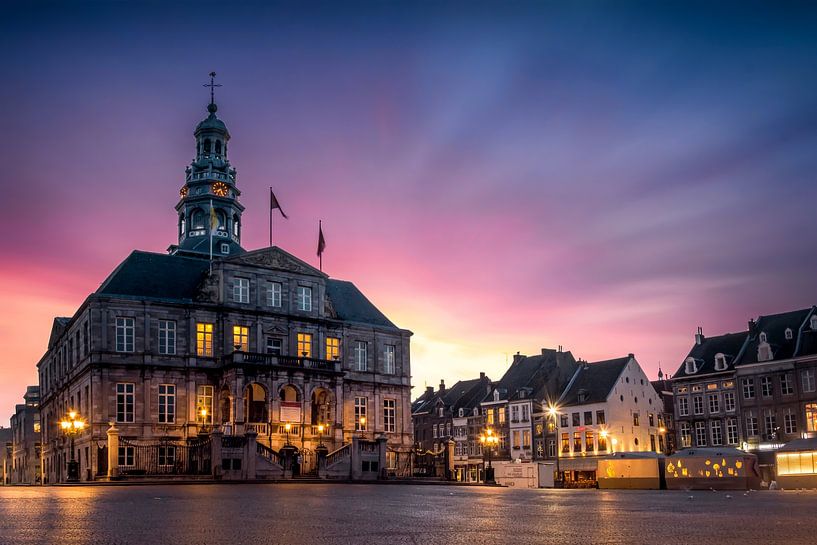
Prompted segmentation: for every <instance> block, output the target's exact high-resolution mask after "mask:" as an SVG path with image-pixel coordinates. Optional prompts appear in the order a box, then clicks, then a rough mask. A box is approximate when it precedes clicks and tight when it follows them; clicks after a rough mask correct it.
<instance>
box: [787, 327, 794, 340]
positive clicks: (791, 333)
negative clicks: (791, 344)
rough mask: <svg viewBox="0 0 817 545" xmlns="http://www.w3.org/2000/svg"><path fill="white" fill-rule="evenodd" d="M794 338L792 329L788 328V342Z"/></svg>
mask: <svg viewBox="0 0 817 545" xmlns="http://www.w3.org/2000/svg"><path fill="white" fill-rule="evenodd" d="M793 338H794V332H793V331H792V330H791V328H790V327H787V328H786V340H787V341H790V340H792V339H793Z"/></svg>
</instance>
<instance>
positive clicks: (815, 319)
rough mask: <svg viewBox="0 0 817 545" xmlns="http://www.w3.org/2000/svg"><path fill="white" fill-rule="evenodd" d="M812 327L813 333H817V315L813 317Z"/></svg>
mask: <svg viewBox="0 0 817 545" xmlns="http://www.w3.org/2000/svg"><path fill="white" fill-rule="evenodd" d="M810 327H811V330H812V331H817V314H812V315H811V322H810Z"/></svg>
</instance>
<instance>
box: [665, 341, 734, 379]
mask: <svg viewBox="0 0 817 545" xmlns="http://www.w3.org/2000/svg"><path fill="white" fill-rule="evenodd" d="M746 338H747V333H746V332H745V331H743V332H741V333H727V334H726V335H718V336H717V337H704V338H703V339H702V341H701V344H697V343H696V344H693V345H692V348H691V349H690V351H689V354H687V357H686V358H684V360H686V359H688V358H694V359H695V362H696V364H697V371H696V372H695V373H690V374H687V372H686V363H685V362H682V363H681V365H680V367H679V368H678V370H677V371H676V372H675V374H674V375H673V377H672V378H673V380H676V379H679V378H686V377H691V376H695V377H697V376H701V375H706V374H709V373H715V372H721V371H726V370H731V369H734V365H735V359H736V358H737V357H738V356H739V355H740V353H741V350H742V349H743V345H744V343H745V342H746ZM717 354H723V355H724V358H725V360H726V368H725V369H722V370H720V371H716V369H715V356H716V355H717Z"/></svg>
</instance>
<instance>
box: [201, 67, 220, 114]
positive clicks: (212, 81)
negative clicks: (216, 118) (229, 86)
mask: <svg viewBox="0 0 817 545" xmlns="http://www.w3.org/2000/svg"><path fill="white" fill-rule="evenodd" d="M215 81H216V73H215V72H210V83H205V84H204V85H203V87H209V88H210V105H211V106H213V105H215V103H216V100H215V98H216V97H215V88H216V87H221V84H220V83H216V82H215ZM208 109H209V108H208Z"/></svg>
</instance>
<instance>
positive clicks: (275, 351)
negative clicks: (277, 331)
mask: <svg viewBox="0 0 817 545" xmlns="http://www.w3.org/2000/svg"><path fill="white" fill-rule="evenodd" d="M283 353H284V341H283V340H282V339H279V338H277V337H267V354H272V355H273V356H280V355H282V354H283Z"/></svg>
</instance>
